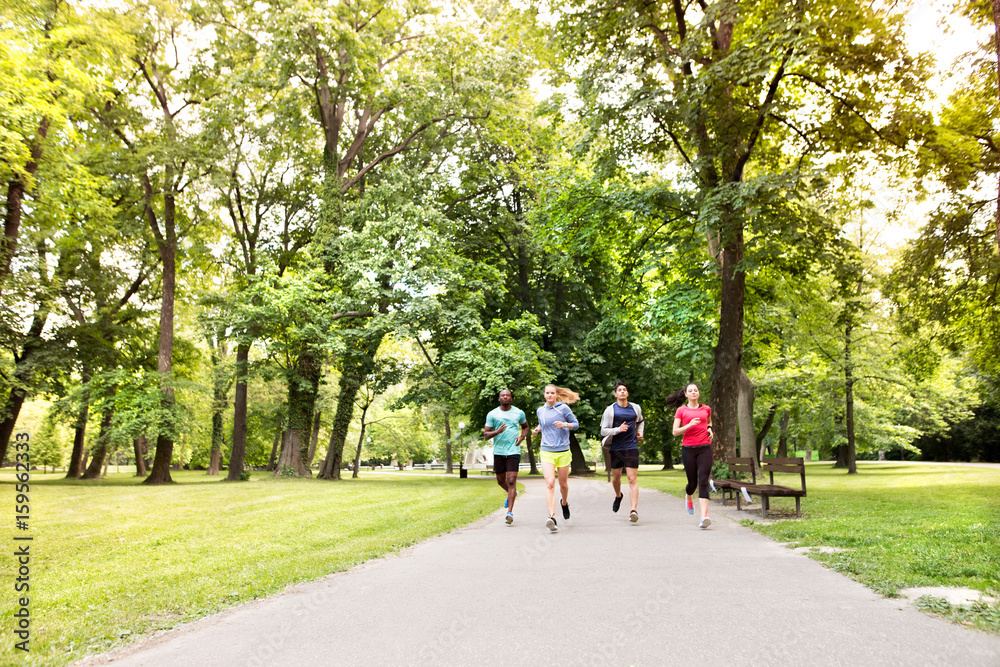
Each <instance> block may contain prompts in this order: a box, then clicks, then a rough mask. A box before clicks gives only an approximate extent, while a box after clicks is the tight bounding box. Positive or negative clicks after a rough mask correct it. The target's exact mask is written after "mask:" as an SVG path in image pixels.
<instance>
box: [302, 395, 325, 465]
mask: <svg viewBox="0 0 1000 667" xmlns="http://www.w3.org/2000/svg"><path fill="white" fill-rule="evenodd" d="M322 416H323V411H322V410H317V411H316V414H314V415H313V426H312V435H311V436H310V437H309V453H308V455H307V456H306V468H309V469H312V464H313V459H314V458H316V445H318V444H319V420H320V417H322Z"/></svg>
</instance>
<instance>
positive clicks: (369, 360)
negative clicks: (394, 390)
mask: <svg viewBox="0 0 1000 667" xmlns="http://www.w3.org/2000/svg"><path fill="white" fill-rule="evenodd" d="M382 338H383V334H375V335H373V336H372V338H371V340H369V341H367V342H362V343H361V344H360V347H359V348H358V349H355V350H354V351H353V352H352V353H349V354H348V355H347V356H346V358H345V360H344V368H343V371H342V372H341V374H340V387H339V395H338V397H337V409H336V411H335V412H334V415H333V423H332V424H331V425H330V445H329V447H328V448H327V450H326V459H325V460H324V461H323V468H322V470H321V471H320V474H319V478H320V479H340V468H341V466H342V465H343V462H344V443H345V441H346V439H347V430H348V428H349V427H350V425H351V419H352V418H353V416H354V399H356V398H357V396H358V391H360V389H361V385H362V384H363V383H364V379H365V377H366V376H367V375H368V374H369V373H370V372H371V369H372V367H373V365H374V363H375V361H374V359H375V353H376V352H378V348H379V345H381V344H382Z"/></svg>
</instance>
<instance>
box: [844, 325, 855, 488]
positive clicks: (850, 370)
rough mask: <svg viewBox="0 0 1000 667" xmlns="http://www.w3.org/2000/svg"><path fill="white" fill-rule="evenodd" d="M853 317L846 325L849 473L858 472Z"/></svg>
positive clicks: (845, 408) (845, 356)
mask: <svg viewBox="0 0 1000 667" xmlns="http://www.w3.org/2000/svg"><path fill="white" fill-rule="evenodd" d="M853 329H854V320H853V318H848V320H847V326H845V327H844V414H845V417H846V419H845V421H846V422H847V424H846V425H847V474H848V475H853V474H855V473H857V472H858V465H857V454H856V449H855V446H854V366H853V362H852V361H851V334H852V333H853Z"/></svg>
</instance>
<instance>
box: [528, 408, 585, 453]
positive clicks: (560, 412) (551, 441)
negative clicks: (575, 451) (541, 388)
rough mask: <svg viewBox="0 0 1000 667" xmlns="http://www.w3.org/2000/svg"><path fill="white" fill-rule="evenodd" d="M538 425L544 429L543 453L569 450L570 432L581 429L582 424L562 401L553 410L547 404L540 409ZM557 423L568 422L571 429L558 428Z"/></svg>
mask: <svg viewBox="0 0 1000 667" xmlns="http://www.w3.org/2000/svg"><path fill="white" fill-rule="evenodd" d="M537 415H538V425H539V426H540V427H541V428H542V451H543V452H565V451H566V450H567V449H569V431H570V429H572V430H574V431H575V430H577V429H578V428H580V422H579V421H577V419H576V415H574V414H573V411H572V410H570V409H569V406H568V405H566V404H565V403H563V402H562V401H559V402H557V403H556V404H555V405H553V406H552V407H551V408H550V407H549V406H548V404H547V403H545V404H542V407H540V408H538V412H537ZM555 422H566V423H568V424H569V425H570V428H569V429H568V428H565V427H563V428H556V427H555V426H554V424H555Z"/></svg>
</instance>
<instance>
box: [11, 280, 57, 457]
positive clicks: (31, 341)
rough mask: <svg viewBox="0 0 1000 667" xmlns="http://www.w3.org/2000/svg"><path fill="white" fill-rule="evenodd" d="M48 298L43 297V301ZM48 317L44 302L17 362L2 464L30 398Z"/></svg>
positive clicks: (33, 320) (38, 310)
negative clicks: (23, 408) (29, 388)
mask: <svg viewBox="0 0 1000 667" xmlns="http://www.w3.org/2000/svg"><path fill="white" fill-rule="evenodd" d="M46 298H47V297H45V296H42V299H43V300H44V299H46ZM48 317H49V307H48V305H47V303H46V302H45V301H43V303H42V305H41V306H39V308H38V309H37V310H36V311H35V314H34V316H33V317H32V319H31V327H30V328H29V329H28V334H27V336H26V337H25V340H24V347H23V352H22V353H21V357H20V358H19V359H16V360H15V363H16V366H15V369H14V384H13V386H12V387H11V388H10V393H9V394H8V396H7V401H6V405H4V411H3V413H2V414H0V417H2V421H0V464H2V463H3V461H4V460H6V458H7V448H8V447H9V446H10V438H11V436H12V435H13V434H14V427H15V426H16V425H17V418H18V416H19V415H20V414H21V407H22V406H23V405H24V400H25V399H26V398H27V396H28V387H29V386H30V385H31V382H32V380H33V379H34V376H35V355H36V354H37V352H38V350H39V349H40V348H41V347H42V345H43V341H42V330H43V329H44V328H45V321H46V320H47V319H48Z"/></svg>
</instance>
